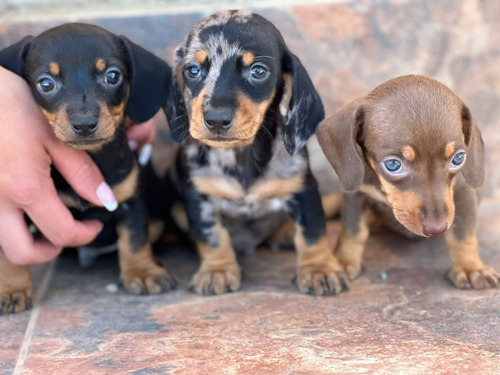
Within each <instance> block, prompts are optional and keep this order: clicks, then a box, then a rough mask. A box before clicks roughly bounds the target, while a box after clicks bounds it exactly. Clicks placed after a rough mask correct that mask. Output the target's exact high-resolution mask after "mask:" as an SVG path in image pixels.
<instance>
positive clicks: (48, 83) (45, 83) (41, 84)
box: [37, 77, 56, 92]
mask: <svg viewBox="0 0 500 375" xmlns="http://www.w3.org/2000/svg"><path fill="white" fill-rule="evenodd" d="M37 87H38V89H39V90H40V91H42V92H50V91H52V90H54V88H55V87H56V83H55V82H54V81H53V80H51V79H50V78H47V77H45V78H42V79H40V80H39V81H38V83H37Z"/></svg>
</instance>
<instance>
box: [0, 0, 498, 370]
mask: <svg viewBox="0 0 500 375" xmlns="http://www.w3.org/2000/svg"><path fill="white" fill-rule="evenodd" d="M499 4H500V2H498V1H496V2H495V1H479V0H467V1H461V0H440V1H433V0H432V1H431V0H424V1H421V0H407V1H396V0H394V1H377V2H370V1H355V0H352V1H345V2H334V3H333V4H328V5H324V6H319V5H310V6H297V7H290V8H286V9H260V10H259V12H260V13H261V14H263V15H265V16H266V17H268V18H269V19H271V20H272V21H273V22H275V23H276V25H277V26H278V27H279V28H280V29H281V30H282V32H283V34H284V36H285V39H286V40H287V42H288V43H289V44H290V46H291V48H292V50H293V51H294V52H296V53H297V54H298V55H299V56H300V57H301V59H302V60H303V62H304V64H305V66H306V67H307V68H308V71H309V72H310V74H311V77H312V79H313V81H314V82H315V84H316V85H317V87H318V90H319V91H320V94H321V96H322V98H323V101H324V103H325V107H326V109H327V113H331V112H332V111H334V110H336V109H337V108H338V107H339V106H340V105H342V104H344V103H346V102H347V101H349V100H351V99H353V98H354V97H356V96H360V95H363V94H365V93H366V92H368V91H369V90H370V89H371V88H373V87H374V86H376V85H377V84H379V83H381V82H382V81H383V80H386V79H388V78H391V77H394V76H396V75H402V74H407V73H423V74H429V75H431V76H433V77H435V78H438V79H441V80H443V81H444V82H445V83H446V84H448V85H450V86H451V87H452V88H453V89H454V90H456V91H457V92H458V94H459V95H460V96H461V97H463V98H464V99H465V101H466V102H467V103H468V104H469V106H470V108H471V110H472V111H473V113H474V115H475V116H476V118H477V119H478V120H479V124H480V126H481V129H482V131H483V136H484V138H485V142H486V148H487V154H486V164H487V171H488V185H487V190H486V196H487V197H489V198H488V199H486V200H485V201H484V202H483V203H482V205H481V210H480V223H479V235H478V237H479V240H480V245H481V254H482V257H483V259H484V260H485V261H486V263H488V264H489V265H490V266H492V267H495V268H496V269H497V270H500V251H499V247H500V232H499V230H498V228H500V200H499V199H498V197H499V196H500V189H499V186H500V168H499V167H498V166H499V165H500V164H499V161H500V151H499V150H500V148H499V147H498V145H499V144H500V132H498V125H499V122H498V121H499V120H498V119H499V118H500V106H499V105H498V104H499V103H500V85H499V81H498V77H500V70H499V69H500V53H499V50H498V38H499V32H500V28H499V26H498V25H499V23H498V17H496V18H495V17H494V15H496V14H498V10H499ZM204 15H205V14H202V13H183V14H179V15H176V14H168V15H153V16H150V17H149V16H141V17H130V18H124V19H122V18H99V19H92V20H90V22H94V23H97V24H100V25H102V26H105V27H107V28H109V29H110V30H112V31H114V32H116V33H119V34H125V35H127V36H128V37H130V38H131V39H132V40H134V41H136V42H137V43H139V44H141V45H143V46H145V47H146V48H149V49H151V50H152V51H154V52H155V53H157V54H158V56H161V57H163V58H165V59H167V61H169V62H171V60H172V59H171V57H172V52H173V49H174V48H175V46H176V45H177V44H178V43H179V42H180V40H181V39H182V37H183V36H184V35H185V33H186V32H187V31H188V30H189V28H190V27H191V26H192V25H193V24H194V23H195V22H196V21H198V20H199V19H201V18H202V17H203V16H204ZM85 21H89V20H85ZM56 23H60V22H56V21H50V22H44V20H40V22H36V23H35V22H30V23H0V47H3V46H6V45H8V44H10V43H13V42H15V41H17V40H18V39H19V38H20V37H21V36H23V35H25V34H27V33H31V34H37V33H39V32H40V31H42V30H44V29H46V28H48V27H49V26H51V25H53V24H56ZM495 197H497V198H496V199H495ZM337 232H338V223H335V222H332V223H330V224H329V233H330V235H331V240H332V243H333V242H334V241H335V239H336V235H337ZM158 254H159V256H160V258H161V259H162V261H163V262H164V264H165V265H167V267H168V268H169V270H170V272H171V273H172V274H173V275H174V276H175V277H176V279H177V280H178V281H179V286H178V288H177V289H176V290H175V291H173V292H171V293H169V294H166V295H162V296H140V297H138V296H132V295H129V294H127V293H126V292H125V291H124V290H123V289H122V288H121V287H118V289H117V288H116V287H117V283H118V266H117V261H116V255H115V254H110V255H108V256H105V257H102V258H101V259H99V262H98V263H97V264H96V266H95V267H93V268H91V269H82V268H80V267H79V266H78V262H77V259H76V257H75V256H74V254H70V253H66V254H65V255H63V256H62V257H60V258H59V259H58V260H57V261H56V262H55V263H53V264H51V265H47V266H40V267H37V268H36V269H35V272H34V276H35V280H36V281H37V287H38V289H37V301H36V303H35V306H34V308H33V309H32V310H30V311H29V312H26V313H22V314H19V315H9V316H3V317H0V374H36V375H39V374H42V375H45V374H72V375H74V374H124V373H132V374H166V373H180V374H334V373H335V374H458V373H460V374H474V375H476V374H488V375H489V374H491V375H493V374H496V375H498V374H500V289H496V290H485V291H462V290H457V289H455V288H453V287H452V286H451V285H450V284H449V282H448V281H447V280H446V279H445V277H444V275H445V271H446V269H447V267H448V259H447V254H446V249H445V247H444V243H443V241H442V240H440V239H436V240H422V241H410V240H407V239H404V238H400V237H397V236H395V235H392V234H385V235H378V236H377V237H375V238H373V239H371V240H370V242H369V244H368V250H367V253H366V257H365V271H364V273H363V274H362V275H361V277H360V278H359V279H358V280H356V281H355V282H354V283H353V284H352V288H351V291H350V292H348V293H343V294H341V295H339V296H337V297H335V298H334V297H331V298H330V297H328V298H315V297H311V296H305V295H301V294H300V293H299V292H298V291H297V289H296V287H295V286H294V285H293V284H292V283H291V279H292V277H293V275H294V272H295V262H296V260H295V255H294V253H293V252H291V251H270V250H268V249H262V250H260V251H258V252H257V253H256V254H254V255H252V256H244V257H241V259H240V263H241V265H242V267H243V269H244V279H243V284H242V289H241V291H239V292H237V293H232V294H227V295H223V296H218V297H199V296H196V295H194V294H192V293H190V292H188V291H187V290H186V287H187V284H188V281H189V278H190V276H191V275H192V274H193V272H194V271H195V270H196V268H197V265H198V260H197V256H196V254H195V253H194V252H193V251H191V250H189V249H180V248H169V247H167V246H163V247H162V248H161V249H159V251H158ZM384 275H386V276H387V278H385V277H384Z"/></svg>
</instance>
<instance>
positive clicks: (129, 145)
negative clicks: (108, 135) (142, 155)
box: [128, 139, 139, 151]
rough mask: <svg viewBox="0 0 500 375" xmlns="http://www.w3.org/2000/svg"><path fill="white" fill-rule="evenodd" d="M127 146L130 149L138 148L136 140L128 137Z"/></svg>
mask: <svg viewBox="0 0 500 375" xmlns="http://www.w3.org/2000/svg"><path fill="white" fill-rule="evenodd" d="M128 147H130V149H131V150H132V151H135V150H137V149H138V148H139V143H137V141H134V140H133V139H130V140H129V141H128Z"/></svg>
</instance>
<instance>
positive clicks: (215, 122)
mask: <svg viewBox="0 0 500 375" xmlns="http://www.w3.org/2000/svg"><path fill="white" fill-rule="evenodd" d="M203 118H204V120H205V126H206V127H207V128H208V130H210V131H212V132H215V133H222V132H225V131H227V130H229V128H230V127H231V126H233V112H232V111H230V110H224V109H222V110H220V109H213V110H210V111H207V112H205V113H204V114H203Z"/></svg>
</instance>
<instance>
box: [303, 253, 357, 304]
mask: <svg viewBox="0 0 500 375" xmlns="http://www.w3.org/2000/svg"><path fill="white" fill-rule="evenodd" d="M297 285H298V287H299V290H300V291H301V292H302V293H307V294H313V295H315V296H328V295H334V296H335V295H337V294H338V293H340V292H342V291H347V290H349V283H348V281H347V277H346V275H345V274H344V272H343V271H342V268H341V266H340V265H339V264H338V262H337V261H336V260H335V261H332V262H329V263H326V264H321V265H308V266H302V267H299V270H298V274H297Z"/></svg>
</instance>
